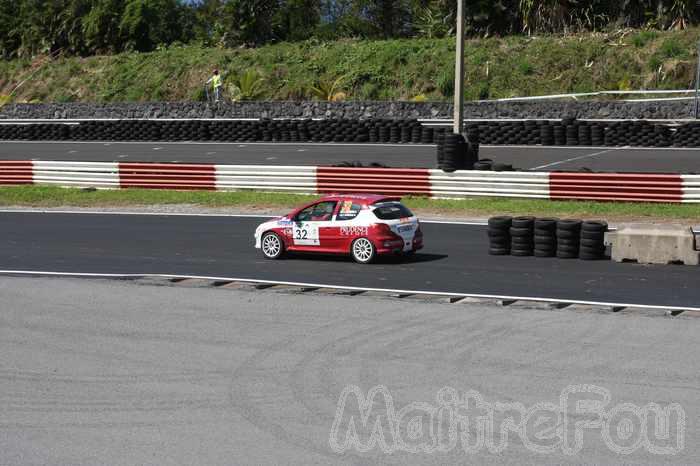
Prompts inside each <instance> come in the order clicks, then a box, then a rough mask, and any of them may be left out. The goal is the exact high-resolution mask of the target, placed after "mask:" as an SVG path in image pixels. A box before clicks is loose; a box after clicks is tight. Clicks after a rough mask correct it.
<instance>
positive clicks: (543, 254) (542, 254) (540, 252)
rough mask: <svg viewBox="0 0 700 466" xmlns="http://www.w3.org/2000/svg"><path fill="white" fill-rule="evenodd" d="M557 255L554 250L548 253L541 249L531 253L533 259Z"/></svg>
mask: <svg viewBox="0 0 700 466" xmlns="http://www.w3.org/2000/svg"><path fill="white" fill-rule="evenodd" d="M556 255H557V251H555V250H550V251H545V250H542V249H535V251H534V252H533V256H535V257H554V256H556Z"/></svg>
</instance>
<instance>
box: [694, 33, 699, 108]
mask: <svg viewBox="0 0 700 466" xmlns="http://www.w3.org/2000/svg"><path fill="white" fill-rule="evenodd" d="M699 92H700V42H698V69H697V71H696V72H695V119H696V120H697V119H698V113H700V101H698V94H699Z"/></svg>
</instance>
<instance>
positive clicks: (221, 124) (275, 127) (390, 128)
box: [0, 119, 444, 144]
mask: <svg viewBox="0 0 700 466" xmlns="http://www.w3.org/2000/svg"><path fill="white" fill-rule="evenodd" d="M440 131H444V129H443V130H435V129H433V128H431V127H424V126H421V124H420V123H419V122H418V121H417V120H389V119H377V120H254V121H245V120H236V121H230V120H227V121H216V120H186V121H184V120H183V121H158V120H114V121H85V122H79V123H72V124H64V123H41V124H0V139H2V140H31V141H42V140H51V141H219V142H292V143H293V142H345V143H396V144H398V143H401V144H432V143H433V142H434V136H435V133H436V132H440Z"/></svg>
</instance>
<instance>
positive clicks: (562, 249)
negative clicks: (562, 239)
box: [557, 245, 580, 254]
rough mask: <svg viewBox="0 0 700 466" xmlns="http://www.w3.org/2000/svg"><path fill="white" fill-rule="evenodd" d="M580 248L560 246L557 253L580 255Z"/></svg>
mask: <svg viewBox="0 0 700 466" xmlns="http://www.w3.org/2000/svg"><path fill="white" fill-rule="evenodd" d="M579 250H580V249H579V248H577V247H576V246H562V245H558V246H557V252H564V253H569V254H578V252H579Z"/></svg>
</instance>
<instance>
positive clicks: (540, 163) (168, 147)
mask: <svg viewBox="0 0 700 466" xmlns="http://www.w3.org/2000/svg"><path fill="white" fill-rule="evenodd" d="M480 156H481V158H491V159H493V160H495V161H497V162H502V163H509V164H513V165H514V166H515V167H517V168H520V169H529V170H543V171H549V170H578V169H581V168H588V169H591V170H594V171H608V172H657V173H696V172H697V173H700V149H675V148H669V149H658V148H646V149H645V148H617V147H598V148H595V147H521V146H518V147H509V146H483V147H482V148H481V152H480ZM28 159H33V160H65V161H84V162H88V161H89V162H120V161H121V162H181V163H217V164H234V165H237V164H240V165H333V164H337V163H340V162H344V161H359V162H362V163H364V164H369V163H372V162H380V163H383V164H385V165H388V166H391V167H416V168H421V167H427V168H430V167H434V166H435V147H434V146H432V145H410V144H395V145H381V144H364V145H362V144H315V143H309V144H295V143H289V144H286V143H277V144H265V143H259V144H258V143H165V142H154V143H123V142H94V143H76V142H41V143H39V142H7V141H6V142H0V160H28Z"/></svg>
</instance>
